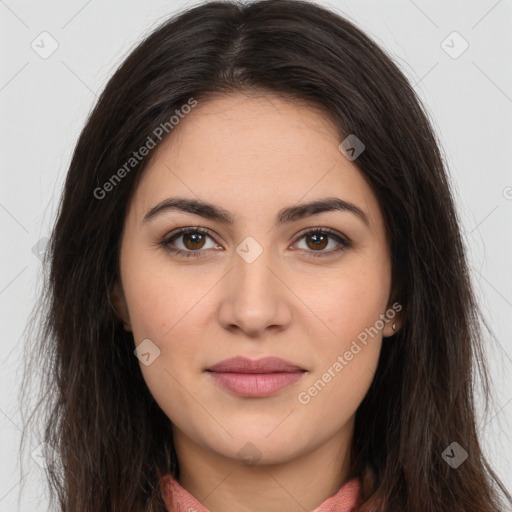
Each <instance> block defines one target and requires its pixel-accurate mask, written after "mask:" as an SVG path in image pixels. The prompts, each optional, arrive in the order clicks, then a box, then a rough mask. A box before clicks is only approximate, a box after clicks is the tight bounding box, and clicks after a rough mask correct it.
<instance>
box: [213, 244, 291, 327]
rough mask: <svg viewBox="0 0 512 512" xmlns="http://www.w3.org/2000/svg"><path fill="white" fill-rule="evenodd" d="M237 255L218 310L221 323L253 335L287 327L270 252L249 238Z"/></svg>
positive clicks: (284, 306) (281, 289)
mask: <svg viewBox="0 0 512 512" xmlns="http://www.w3.org/2000/svg"><path fill="white" fill-rule="evenodd" d="M236 252H237V254H235V255H234V262H233V263H234V265H233V269H232V271H231V272H230V273H229V275H230V279H229V285H228V286H227V288H226V293H225V295H224V296H223V303H222V305H221V309H220V321H221V323H223V324H224V326H225V327H232V326H234V325H236V326H238V327H239V328H241V329H242V330H244V331H246V332H247V333H249V332H250V333H252V334H253V335H254V334H255V333H257V332H259V331H261V330H264V329H265V328H266V327H268V326H275V325H280V326H282V325H283V324H286V323H287V322H288V321H289V318H290V316H291V315H290V312H289V310H288V308H287V306H286V303H285V301H286V299H285V297H284V295H283V291H284V290H283V287H282V285H281V284H280V282H279V279H278V278H277V277H276V275H275V273H277V274H278V272H279V271H278V270H276V268H275V267H276V261H275V258H274V257H273V253H272V251H271V249H269V248H264V247H263V246H262V245H261V244H260V243H259V242H257V241H256V240H255V239H254V238H251V237H248V238H247V239H245V240H244V241H242V242H241V243H240V244H239V245H238V246H237V249H236ZM270 269H272V270H270Z"/></svg>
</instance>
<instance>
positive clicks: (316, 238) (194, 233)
mask: <svg viewBox="0 0 512 512" xmlns="http://www.w3.org/2000/svg"><path fill="white" fill-rule="evenodd" d="M207 238H210V239H211V240H212V241H213V244H212V245H211V246H210V247H207V246H206V243H205V240H206V239H207ZM180 239H182V240H181V241H180V242H179V243H176V241H177V240H180ZM303 239H304V240H305V243H306V248H300V247H299V248H298V249H299V250H301V251H305V252H307V253H310V254H311V256H313V257H319V256H320V257H321V256H330V255H332V254H334V253H339V252H341V251H344V250H346V249H348V248H350V247H351V246H352V244H351V242H350V241H349V240H348V239H347V238H346V237H344V236H342V235H340V234H339V233H338V232H337V231H334V230H333V229H330V228H318V227H316V228H309V229H307V230H306V231H304V232H302V233H301V234H300V236H299V242H301V241H302V240H303ZM329 240H332V241H335V242H336V243H334V249H332V248H331V250H328V251H324V249H325V248H326V247H328V246H329ZM296 243H297V242H296ZM159 245H161V246H162V247H163V248H164V249H165V250H167V251H168V252H170V253H172V254H175V255H177V256H183V257H185V258H197V257H200V256H202V255H203V254H202V253H203V252H204V251H203V249H209V248H210V249H211V248H213V249H215V250H220V248H221V247H220V246H219V245H218V244H216V243H215V241H214V239H213V237H212V235H211V234H210V231H209V230H207V229H204V228H200V227H188V228H180V229H178V230H176V231H173V232H172V233H170V234H169V235H167V236H166V237H165V238H164V239H163V240H162V241H161V242H160V243H159ZM180 246H181V247H180ZM294 250H296V249H294ZM315 253H316V254H315Z"/></svg>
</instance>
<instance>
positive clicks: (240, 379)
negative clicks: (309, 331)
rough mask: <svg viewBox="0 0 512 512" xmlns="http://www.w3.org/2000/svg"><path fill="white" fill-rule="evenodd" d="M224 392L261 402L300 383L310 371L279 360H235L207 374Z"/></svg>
mask: <svg viewBox="0 0 512 512" xmlns="http://www.w3.org/2000/svg"><path fill="white" fill-rule="evenodd" d="M206 371H207V372H208V373H209V375H211V377H212V378H213V379H214V381H215V382H216V383H217V384H219V385H220V386H221V387H222V388H223V389H225V390H227V391H229V392H231V393H233V394H235V395H237V396H241V397H247V398H261V397H265V396H270V395H273V394H275V393H277V392H278V391H279V390H281V389H283V388H285V387H288V386H290V385H292V384H294V383H295V382H297V381H298V380H299V379H300V378H301V377H302V376H303V375H304V374H305V373H306V370H305V369H304V368H301V367H300V366H297V365H295V364H292V363H290V362H288V361H285V360H284V359H280V358H278V357H265V358H263V359H258V360H256V361H254V360H252V359H248V358H246V357H234V358H231V359H226V360H224V361H221V362H220V363H217V364H215V365H213V366H211V367H210V368H208V369H207V370H206Z"/></svg>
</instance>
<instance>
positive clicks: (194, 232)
mask: <svg viewBox="0 0 512 512" xmlns="http://www.w3.org/2000/svg"><path fill="white" fill-rule="evenodd" d="M209 233H210V232H209V231H208V230H207V229H203V228H200V227H194V228H192V227H190V228H181V229H178V230H176V231H173V232H172V233H170V234H169V235H168V236H166V237H165V238H164V239H163V240H162V241H161V242H160V245H161V246H162V247H164V248H165V249H166V250H167V251H169V252H171V253H173V254H176V255H178V256H185V257H186V258H197V257H198V256H201V249H204V248H205V239H206V238H210V239H212V240H213V238H212V236H211V235H210V234H209ZM180 238H182V239H183V241H182V242H181V245H182V248H180V247H179V245H180V244H178V248H176V247H172V245H174V241H175V240H178V239H180ZM214 246H215V247H219V246H218V245H217V244H214ZM206 248H208V247H206Z"/></svg>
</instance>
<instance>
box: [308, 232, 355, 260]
mask: <svg viewBox="0 0 512 512" xmlns="http://www.w3.org/2000/svg"><path fill="white" fill-rule="evenodd" d="M302 239H304V240H305V245H306V249H303V248H299V249H300V250H305V251H307V252H309V253H311V256H313V257H323V256H330V255H332V254H334V253H339V252H341V251H344V250H346V249H348V248H350V247H351V246H352V244H351V242H350V241H349V240H348V238H346V237H343V236H342V235H340V234H339V233H338V232H337V231H334V230H333V229H331V228H309V229H307V230H306V231H304V232H303V233H302V234H301V235H300V237H299V241H301V240H302ZM329 239H331V240H334V241H335V242H337V244H336V243H335V244H334V247H335V248H334V249H331V250H329V251H324V250H323V249H325V248H326V247H327V246H328V245H329ZM310 249H312V250H310ZM315 253H316V254H315Z"/></svg>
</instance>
